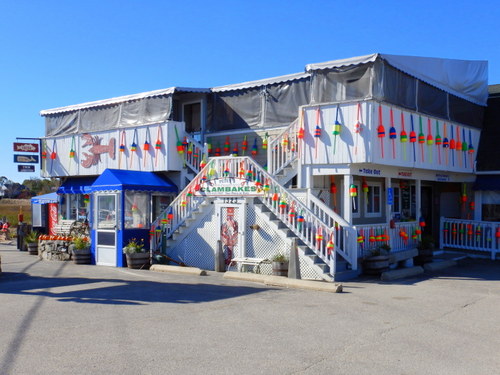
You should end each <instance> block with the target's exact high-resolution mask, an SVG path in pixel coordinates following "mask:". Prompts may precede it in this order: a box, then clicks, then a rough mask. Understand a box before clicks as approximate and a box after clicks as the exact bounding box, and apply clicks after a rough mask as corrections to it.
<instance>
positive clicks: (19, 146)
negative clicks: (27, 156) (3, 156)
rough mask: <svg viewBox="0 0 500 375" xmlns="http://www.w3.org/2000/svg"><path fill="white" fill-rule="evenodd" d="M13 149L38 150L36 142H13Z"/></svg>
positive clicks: (19, 150)
mask: <svg viewBox="0 0 500 375" xmlns="http://www.w3.org/2000/svg"><path fill="white" fill-rule="evenodd" d="M14 151H16V152H38V143H20V142H14Z"/></svg>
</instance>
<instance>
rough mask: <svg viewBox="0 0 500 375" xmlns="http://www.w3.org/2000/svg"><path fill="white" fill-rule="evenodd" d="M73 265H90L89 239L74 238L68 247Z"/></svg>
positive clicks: (82, 237) (83, 237) (85, 237)
mask: <svg viewBox="0 0 500 375" xmlns="http://www.w3.org/2000/svg"><path fill="white" fill-rule="evenodd" d="M68 250H69V252H70V253H71V258H72V259H73V262H74V263H75V264H90V239H89V238H88V237H87V236H76V237H73V238H72V239H71V243H70V245H69V246H68Z"/></svg>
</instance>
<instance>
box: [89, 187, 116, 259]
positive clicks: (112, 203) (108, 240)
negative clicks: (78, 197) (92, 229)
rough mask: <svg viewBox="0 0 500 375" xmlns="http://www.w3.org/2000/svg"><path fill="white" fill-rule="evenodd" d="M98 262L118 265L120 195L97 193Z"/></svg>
mask: <svg viewBox="0 0 500 375" xmlns="http://www.w3.org/2000/svg"><path fill="white" fill-rule="evenodd" d="M95 196H96V205H95V223H96V240H97V242H96V243H97V245H96V264H97V265H99V266H113V267H116V266H117V259H118V258H117V249H116V238H117V229H118V195H117V194H109V193H108V194H104V193H103V194H99V193H97V194H96V195H95Z"/></svg>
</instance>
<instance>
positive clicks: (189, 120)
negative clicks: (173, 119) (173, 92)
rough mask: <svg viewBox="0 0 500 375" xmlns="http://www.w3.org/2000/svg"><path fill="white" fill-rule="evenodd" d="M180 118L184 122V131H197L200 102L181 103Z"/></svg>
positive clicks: (199, 117) (199, 121) (198, 129)
mask: <svg viewBox="0 0 500 375" xmlns="http://www.w3.org/2000/svg"><path fill="white" fill-rule="evenodd" d="M182 119H183V121H184V122H185V123H186V132H188V133H199V132H200V131H201V102H194V103H185V104H183V105H182Z"/></svg>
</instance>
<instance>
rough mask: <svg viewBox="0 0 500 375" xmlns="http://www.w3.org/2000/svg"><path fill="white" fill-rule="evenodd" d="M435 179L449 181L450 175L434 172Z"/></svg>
mask: <svg viewBox="0 0 500 375" xmlns="http://www.w3.org/2000/svg"><path fill="white" fill-rule="evenodd" d="M436 181H450V176H449V175H447V174H443V173H436Z"/></svg>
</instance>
